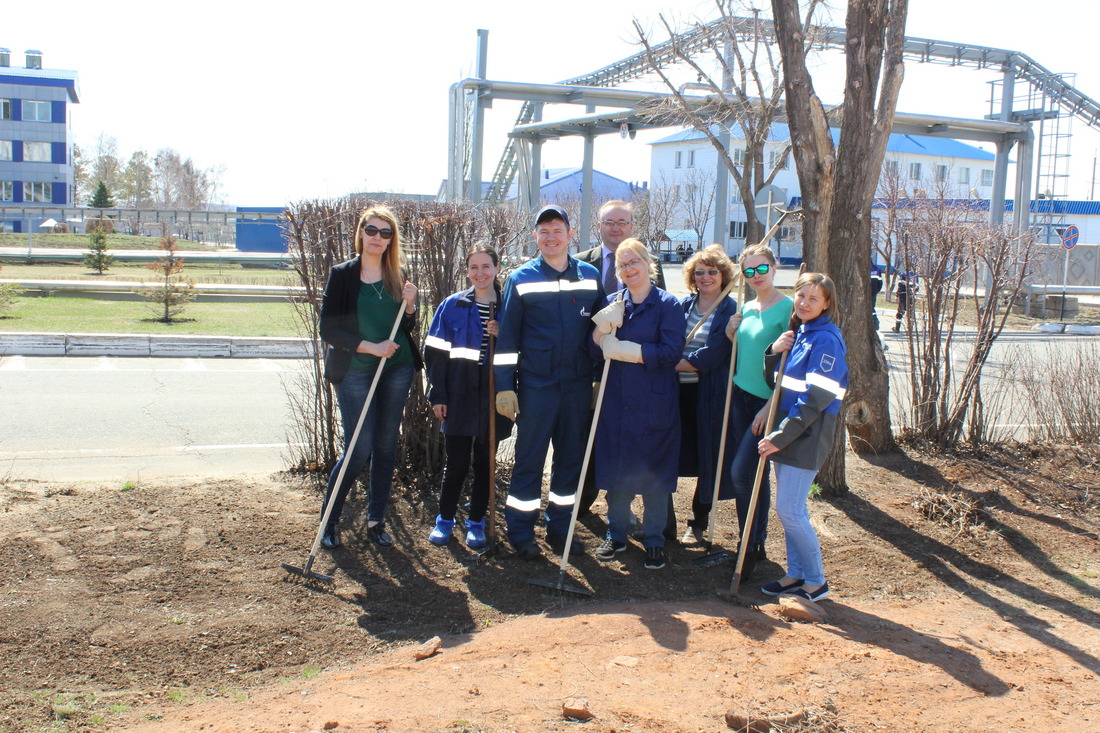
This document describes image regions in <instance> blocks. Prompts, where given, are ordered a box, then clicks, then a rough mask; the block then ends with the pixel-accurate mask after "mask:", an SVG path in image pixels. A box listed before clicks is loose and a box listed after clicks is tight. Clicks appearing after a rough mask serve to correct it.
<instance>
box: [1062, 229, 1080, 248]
mask: <svg viewBox="0 0 1100 733" xmlns="http://www.w3.org/2000/svg"><path fill="white" fill-rule="evenodd" d="M1080 236H1081V231H1080V230H1079V229H1078V228H1077V227H1075V226H1073V225H1072V224H1071V225H1069V226H1068V227H1066V231H1065V232H1063V233H1062V246H1063V247H1065V248H1066V249H1073V248H1074V247H1076V246H1077V239H1078V237H1080Z"/></svg>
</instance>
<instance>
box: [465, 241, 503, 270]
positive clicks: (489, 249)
mask: <svg viewBox="0 0 1100 733" xmlns="http://www.w3.org/2000/svg"><path fill="white" fill-rule="evenodd" d="M478 252H484V253H485V254H487V255H489V259H491V260H492V261H493V267H500V255H499V254H497V251H496V250H495V249H493V246H492V245H491V244H489V243H488V242H478V243H477V244H475V245H474V246H472V247H470V251H469V252H467V253H466V264H467V265H469V264H470V258H471V257H473V256H474V255H476V254H477V253H478Z"/></svg>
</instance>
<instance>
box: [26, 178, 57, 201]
mask: <svg viewBox="0 0 1100 733" xmlns="http://www.w3.org/2000/svg"><path fill="white" fill-rule="evenodd" d="M52 189H53V186H51V185H50V184H49V183H29V182H28V183H24V184H23V203H26V204H48V203H50V194H51V193H52Z"/></svg>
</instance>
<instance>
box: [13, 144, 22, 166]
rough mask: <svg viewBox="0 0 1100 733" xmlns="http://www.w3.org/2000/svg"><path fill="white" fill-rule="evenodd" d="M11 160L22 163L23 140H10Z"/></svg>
mask: <svg viewBox="0 0 1100 733" xmlns="http://www.w3.org/2000/svg"><path fill="white" fill-rule="evenodd" d="M11 162H13V163H22V162H23V141H22V140H12V141H11Z"/></svg>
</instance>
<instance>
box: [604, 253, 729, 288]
mask: <svg viewBox="0 0 1100 733" xmlns="http://www.w3.org/2000/svg"><path fill="white" fill-rule="evenodd" d="M620 246H621V245H620ZM699 265H709V266H710V267H717V268H718V271H719V272H720V273H722V286H721V289H722V290H725V289H726V286H727V285H729V284H730V283H731V282H733V260H731V259H730V256H729V255H728V254H726V250H725V248H724V247H722V245H720V244H712V245H710V246H709V247H706V248H705V249H701V250H699V251H698V252H696V253H695V254H693V255H692V256H691V257H689V258H688V261H687V262H685V263H684V285H686V286H687V289H688V290H689V291H691V292H693V293H698V292H699V287H698V286H697V285H696V284H695V268H696V267H698V266H699Z"/></svg>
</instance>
